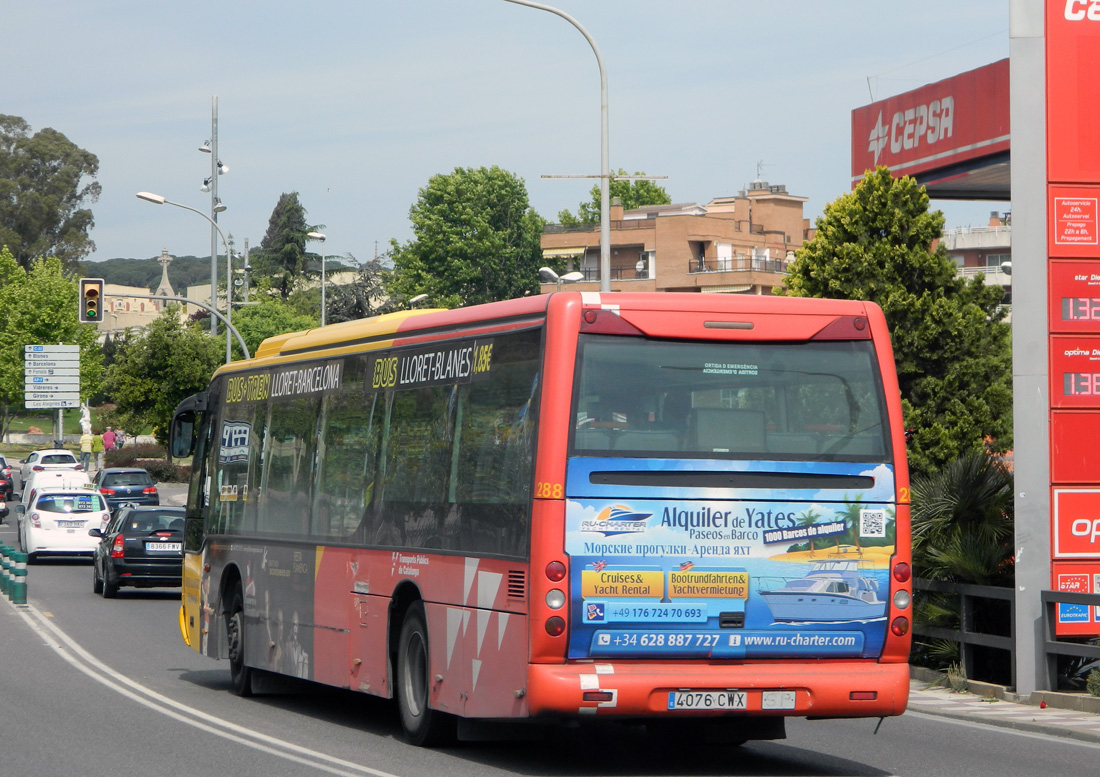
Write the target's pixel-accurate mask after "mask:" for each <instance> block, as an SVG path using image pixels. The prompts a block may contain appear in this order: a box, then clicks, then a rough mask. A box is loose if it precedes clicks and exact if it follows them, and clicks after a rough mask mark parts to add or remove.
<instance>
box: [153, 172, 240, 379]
mask: <svg viewBox="0 0 1100 777" xmlns="http://www.w3.org/2000/svg"><path fill="white" fill-rule="evenodd" d="M137 198H138V199H139V200H145V201H146V202H151V203H153V204H154V205H175V206H176V207H177V208H183V209H184V210H189V211H191V212H192V213H197V214H199V215H200V216H202V217H203V218H204V219H206V220H207V221H209V222H210V226H211V227H213V228H214V230H215V231H216V232H217V233H218V234H219V235H220V236H221V239H222V245H224V246H225V277H226V284H225V320H226V322H227V323H231V322H232V320H233V284H232V278H233V265H232V261H233V252H232V251H230V250H229V241H228V240H226V239H225V233H224V232H222V230H221V227H219V226H218V222H216V221H214V219H212V218H211V217H210V216H207V215H206V214H205V213H203V212H202V211H201V210H198V209H197V208H192V207H191V206H190V205H183V204H181V203H178V202H172V201H171V200H168V199H165V198H164V197H162V196H160V195H159V194H153V193H152V192H138V193H137ZM217 204H219V205H220V204H221V201H220V200H219V201H218V203H217ZM222 210H225V208H224V207H223V208H222ZM217 212H218V211H215V213H217ZM214 249H215V250H214V259H215V260H217V258H218V252H217V244H215V245H214ZM216 279H217V274H216V273H215V274H214V275H213V277H212V278H211V280H213V281H215V282H216ZM216 301H217V288H216V287H213V286H211V288H210V306H211V307H213V308H215V309H216V308H217V304H216ZM211 318H213V316H211ZM211 330H213V327H211ZM212 333H213V331H212ZM232 346H233V341H232V339H231V338H230V336H229V332H228V330H227V331H226V333H225V363H226V364H229V362H231V361H233V352H232Z"/></svg>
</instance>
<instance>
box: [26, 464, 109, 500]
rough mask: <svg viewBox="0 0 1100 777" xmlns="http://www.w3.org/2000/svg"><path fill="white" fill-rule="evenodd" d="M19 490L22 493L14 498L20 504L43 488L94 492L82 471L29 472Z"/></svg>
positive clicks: (86, 474) (52, 470) (51, 470)
mask: <svg viewBox="0 0 1100 777" xmlns="http://www.w3.org/2000/svg"><path fill="white" fill-rule="evenodd" d="M21 488H22V489H23V491H22V493H21V494H16V496H17V497H18V498H19V501H20V502H21V503H22V504H27V503H28V502H29V501H30V500H31V499H33V498H34V494H35V492H36V491H41V490H42V489H43V488H72V489H80V490H83V489H88V490H90V491H94V490H96V489H95V488H93V486H92V479H91V478H89V477H88V473H87V472H85V471H84V470H82V469H81V470H73V469H44V470H38V471H37V472H31V474H30V476H29V477H27V479H26V480H24V481H23V484H22V486H21Z"/></svg>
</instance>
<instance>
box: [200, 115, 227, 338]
mask: <svg viewBox="0 0 1100 777" xmlns="http://www.w3.org/2000/svg"><path fill="white" fill-rule="evenodd" d="M199 151H201V152H202V153H204V154H209V155H210V177H209V178H206V179H204V180H203V182H202V187H200V189H199V191H202V192H210V224H211V226H212V229H211V230H210V305H211V306H212V307H215V308H216V307H217V306H218V298H217V291H218V239H217V238H216V237H215V236H214V232H215V230H216V229H217V228H218V214H219V213H221V212H222V211H224V210H225V205H224V204H222V201H221V199H220V198H219V197H218V176H219V175H225V174H226V173H228V172H229V166H228V165H225V164H222V160H221V159H220V158H219V157H218V97H217V95H214V96H213V97H212V98H211V100H210V139H209V140H206V141H205V142H203V144H202V145H201V146H199ZM222 242H225V240H224V238H223V239H222ZM225 285H226V288H227V289H228V288H229V286H230V285H231V279H230V278H226V279H225ZM227 304H228V303H227ZM217 333H218V320H217V318H215V317H214V316H211V317H210V334H212V335H215V334H217ZM225 343H226V348H228V347H229V337H228V336H226V338H225Z"/></svg>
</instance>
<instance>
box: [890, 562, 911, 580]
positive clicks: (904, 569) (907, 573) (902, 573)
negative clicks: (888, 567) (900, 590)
mask: <svg viewBox="0 0 1100 777" xmlns="http://www.w3.org/2000/svg"><path fill="white" fill-rule="evenodd" d="M912 576H913V570H912V569H911V568H910V566H909V565H908V564H906V563H905V562H904V561H899V562H898V563H896V564H894V579H895V580H897V581H898V582H899V583H908V582H909V578H911V577H912Z"/></svg>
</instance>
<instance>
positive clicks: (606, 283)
mask: <svg viewBox="0 0 1100 777" xmlns="http://www.w3.org/2000/svg"><path fill="white" fill-rule="evenodd" d="M506 1H507V2H509V3H515V4H516V5H525V6H527V7H528V8H537V9H538V10H540V11H548V12H550V13H552V14H557V15H558V16H560V17H561V18H563V19H565V21H567V22H569V23H570V24H572V25H573V26H574V27H576V28H577V29H578V30H579V31H580V33H581V35H583V36H584V38H585V40H587V41H588V45H590V46H591V47H592V53H593V54H595V55H596V64H597V65H599V67H600V291H601V292H603V291H611V202H610V197H611V195H610V182H611V170H610V167H609V165H608V160H607V135H608V132H607V71H606V70H604V66H603V58H602V57H601V56H600V50H599V49H598V48H596V41H595V40H594V39H593V38H592V36H591V35H589V34H588V30H586V29H585V28H584V27H582V26H581V23H580V22H578V21H577V20H576V19H574V18H573V17H572V16H570V15H569V14H567V13H566V12H565V11H562V10H559V9H557V8H554V7H552V6H549V5H543V4H542V3H532V2H530V0H506Z"/></svg>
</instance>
